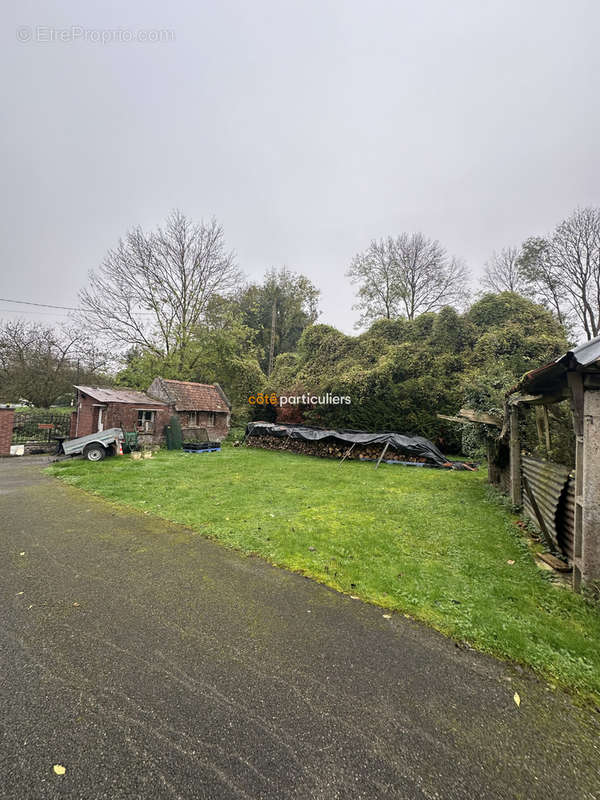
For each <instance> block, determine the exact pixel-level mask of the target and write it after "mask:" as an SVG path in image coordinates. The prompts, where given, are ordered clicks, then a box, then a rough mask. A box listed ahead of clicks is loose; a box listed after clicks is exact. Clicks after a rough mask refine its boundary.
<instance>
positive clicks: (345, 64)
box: [0, 0, 600, 332]
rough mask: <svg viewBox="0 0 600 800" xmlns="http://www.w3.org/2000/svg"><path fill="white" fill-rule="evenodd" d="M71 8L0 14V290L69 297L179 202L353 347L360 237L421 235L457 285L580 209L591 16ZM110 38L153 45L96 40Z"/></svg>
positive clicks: (252, 6) (569, 8)
mask: <svg viewBox="0 0 600 800" xmlns="http://www.w3.org/2000/svg"><path fill="white" fill-rule="evenodd" d="M85 6H86V7H84V6H83V4H82V3H81V2H62V3H58V2H52V0H46V1H45V2H43V3H42V2H27V0H19V2H15V3H13V4H12V10H11V8H10V5H8V6H7V4H3V8H4V11H3V12H2V15H3V17H4V19H3V23H4V24H3V26H2V28H3V36H4V42H3V44H2V48H1V49H0V70H1V73H0V74H1V75H2V78H1V80H2V82H3V84H4V86H3V92H2V96H3V112H4V113H3V121H2V126H1V129H0V136H2V150H1V153H2V160H3V164H2V205H3V207H2V210H1V214H0V219H1V220H2V231H1V237H0V248H1V249H2V260H1V275H0V296H1V297H7V298H11V299H13V298H14V299H20V300H31V301H37V302H44V303H55V304H64V305H72V304H76V302H77V292H78V290H79V289H80V288H81V287H82V286H83V285H84V283H85V281H86V276H87V273H88V270H90V269H91V268H93V267H96V266H97V265H98V264H99V263H100V262H101V260H102V257H103V254H104V253H105V251H106V250H107V249H108V248H109V247H111V246H113V245H114V244H115V243H116V242H117V240H118V238H119V236H121V235H122V234H123V233H124V232H125V231H126V230H127V229H128V228H129V227H131V226H133V225H137V224H141V225H142V226H144V227H154V226H155V225H157V224H158V223H160V222H161V221H162V220H163V219H164V218H165V216H166V215H167V214H168V212H169V211H170V210H171V209H173V208H176V207H177V208H180V209H182V210H183V211H185V212H186V213H187V214H188V215H190V216H192V217H194V218H196V219H201V218H205V219H206V218H210V217H211V216H212V215H214V216H216V217H217V218H218V220H219V221H220V222H221V223H222V225H223V226H224V229H225V234H226V238H227V242H228V244H229V245H230V246H231V247H232V248H234V249H235V250H236V252H237V254H238V259H239V263H240V266H241V267H242V268H243V269H244V270H245V272H246V273H247V275H248V276H250V277H251V278H255V279H258V278H260V276H261V275H262V274H263V272H264V271H265V269H267V268H269V267H273V266H274V267H279V266H282V265H286V266H288V267H289V268H290V269H292V270H295V271H299V272H303V273H305V274H306V275H308V276H309V277H310V278H311V279H312V280H313V281H314V282H315V283H316V284H317V286H319V288H320V289H321V290H322V309H323V314H322V317H321V319H322V321H323V322H328V323H330V324H333V325H336V326H338V327H340V328H342V329H343V330H345V331H347V332H351V331H352V330H353V324H354V322H355V320H356V318H357V316H358V314H357V313H356V312H355V311H353V310H352V304H353V302H354V297H353V289H352V287H351V286H350V284H349V283H348V279H347V278H345V277H344V273H345V271H346V270H347V268H348V265H349V262H350V260H351V258H352V256H353V255H354V254H355V253H356V252H357V251H359V250H362V249H364V248H365V247H367V246H368V244H369V242H370V240H371V239H372V238H375V237H380V236H384V235H388V234H394V235H395V234H398V233H400V232H402V231H414V230H421V231H423V232H424V233H425V234H427V235H428V236H431V237H433V238H437V239H439V240H440V241H441V242H442V243H443V244H444V245H445V246H446V247H447V249H448V250H449V251H450V252H451V253H452V254H454V255H457V256H460V257H462V258H464V259H465V261H466V262H467V264H468V265H469V267H470V269H471V271H472V272H473V273H474V274H475V275H476V274H478V273H480V272H481V270H482V266H483V264H484V262H485V261H486V259H487V258H488V257H489V255H490V253H491V252H492V250H494V249H500V248H502V247H503V246H506V245H511V244H518V243H520V242H521V241H522V240H523V239H524V238H525V237H527V236H528V235H531V234H536V233H539V234H542V233H544V232H546V231H548V230H550V229H551V228H552V227H553V226H554V225H555V224H556V223H557V222H558V221H559V220H560V219H561V218H563V217H564V216H566V215H567V214H568V213H569V212H570V211H571V210H572V209H573V208H574V207H576V206H577V205H582V206H583V205H600V160H599V143H600V124H599V123H600V103H599V97H600V81H599V77H600V76H599V73H600V47H599V46H598V39H599V30H600V3H599V2H597V0H589V2H587V1H586V0H569V1H568V2H566V1H565V2H557V1H556V0H538V1H537V2H527V0H518V2H510V0H493V2H487V1H486V0H453V1H452V2H450V0H440V2H432V1H431V0H410V2H407V1H406V0H388V1H387V2H377V1H375V2H373V0H370V1H369V2H365V0H336V1H335V2H332V1H331V0H297V1H296V2H286V0H268V1H267V0H251V1H250V0H245V1H244V2H232V1H231V0H213V2H210V3H208V2H198V0H186V2H171V3H169V4H167V3H165V2H152V1H149V0H144V1H143V2H142V1H141V0H128V2H127V3H123V2H113V3H110V2H102V3H100V2H95V3H92V2H90V3H87V4H85ZM72 26H75V36H76V37H77V40H76V41H48V39H49V38H50V37H51V36H54V37H55V38H56V37H58V36H63V35H66V36H69V35H70V30H71V27H72ZM50 28H54V29H55V33H54V34H52V33H51V32H49V30H48V29H50ZM112 29H125V30H127V31H128V33H127V34H125V37H131V38H135V37H139V35H140V34H139V32H142V33H141V36H146V35H147V36H150V37H153V36H155V34H153V33H150V34H146V33H145V32H147V31H156V30H162V31H166V32H167V33H166V34H164V36H163V38H165V39H167V41H162V42H141V41H131V42H126V41H121V42H110V43H104V44H102V43H100V42H98V41H95V40H96V39H98V38H99V37H100V36H102V35H103V34H102V31H110V30H112ZM62 30H66V31H67V33H66V34H61V33H60V31H62ZM169 32H170V33H169ZM110 35H111V34H110V33H108V34H106V33H105V34H104V36H105V37H106V36H110ZM19 39H22V40H24V41H19ZM169 39H170V41H169ZM0 308H14V306H8V305H7V304H6V303H0ZM2 313H3V312H0V315H1V314H2ZM13 316H14V315H13ZM27 318H28V319H40V320H45V321H51V320H52V319H53V317H51V316H45V315H43V316H42V315H39V316H38V315H37V313H32V314H28V315H27Z"/></svg>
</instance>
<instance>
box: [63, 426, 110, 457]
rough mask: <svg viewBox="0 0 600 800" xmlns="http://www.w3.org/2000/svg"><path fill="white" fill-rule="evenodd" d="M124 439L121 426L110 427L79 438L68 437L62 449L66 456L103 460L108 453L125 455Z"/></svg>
mask: <svg viewBox="0 0 600 800" xmlns="http://www.w3.org/2000/svg"><path fill="white" fill-rule="evenodd" d="M124 439H125V435H124V433H123V431H122V430H121V428H109V429H108V430H106V431H96V433H90V434H88V435H87V436H80V437H79V438H78V439H66V440H65V441H64V442H62V444H61V450H62V452H63V453H64V454H65V455H66V456H78V455H83V457H84V458H87V460H88V461H102V459H104V458H106V456H107V455H111V456H121V455H123V440H124Z"/></svg>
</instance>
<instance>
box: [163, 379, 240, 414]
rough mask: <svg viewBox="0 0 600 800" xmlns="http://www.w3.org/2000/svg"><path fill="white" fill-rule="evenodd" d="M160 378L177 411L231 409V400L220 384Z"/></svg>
mask: <svg viewBox="0 0 600 800" xmlns="http://www.w3.org/2000/svg"><path fill="white" fill-rule="evenodd" d="M158 380H159V381H160V383H161V386H162V389H163V391H164V393H165V394H166V396H167V397H168V398H169V401H170V402H171V403H174V404H175V410H176V411H229V407H230V406H229V401H228V400H227V397H226V396H225V393H224V392H223V390H222V389H221V387H220V386H219V385H218V384H215V383H194V382H193V381H174V380H166V379H165V378H158Z"/></svg>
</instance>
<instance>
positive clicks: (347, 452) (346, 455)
mask: <svg viewBox="0 0 600 800" xmlns="http://www.w3.org/2000/svg"><path fill="white" fill-rule="evenodd" d="M355 444H356V442H353V443H352V447H351V448H350V449H349V450H346V452H345V453H344V456H343V458H342V460H341V461H340V463H339V464H338V466H340V467H341V465H342V463H343V462H344V461H345V460H346V459H347V458H348V456H349V455H350V453H351V452H352V451H353V450H354V445H355Z"/></svg>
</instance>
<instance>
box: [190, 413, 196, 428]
mask: <svg viewBox="0 0 600 800" xmlns="http://www.w3.org/2000/svg"><path fill="white" fill-rule="evenodd" d="M188 425H189V426H190V427H192V428H197V427H198V412H197V411H190V412H189V414H188Z"/></svg>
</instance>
